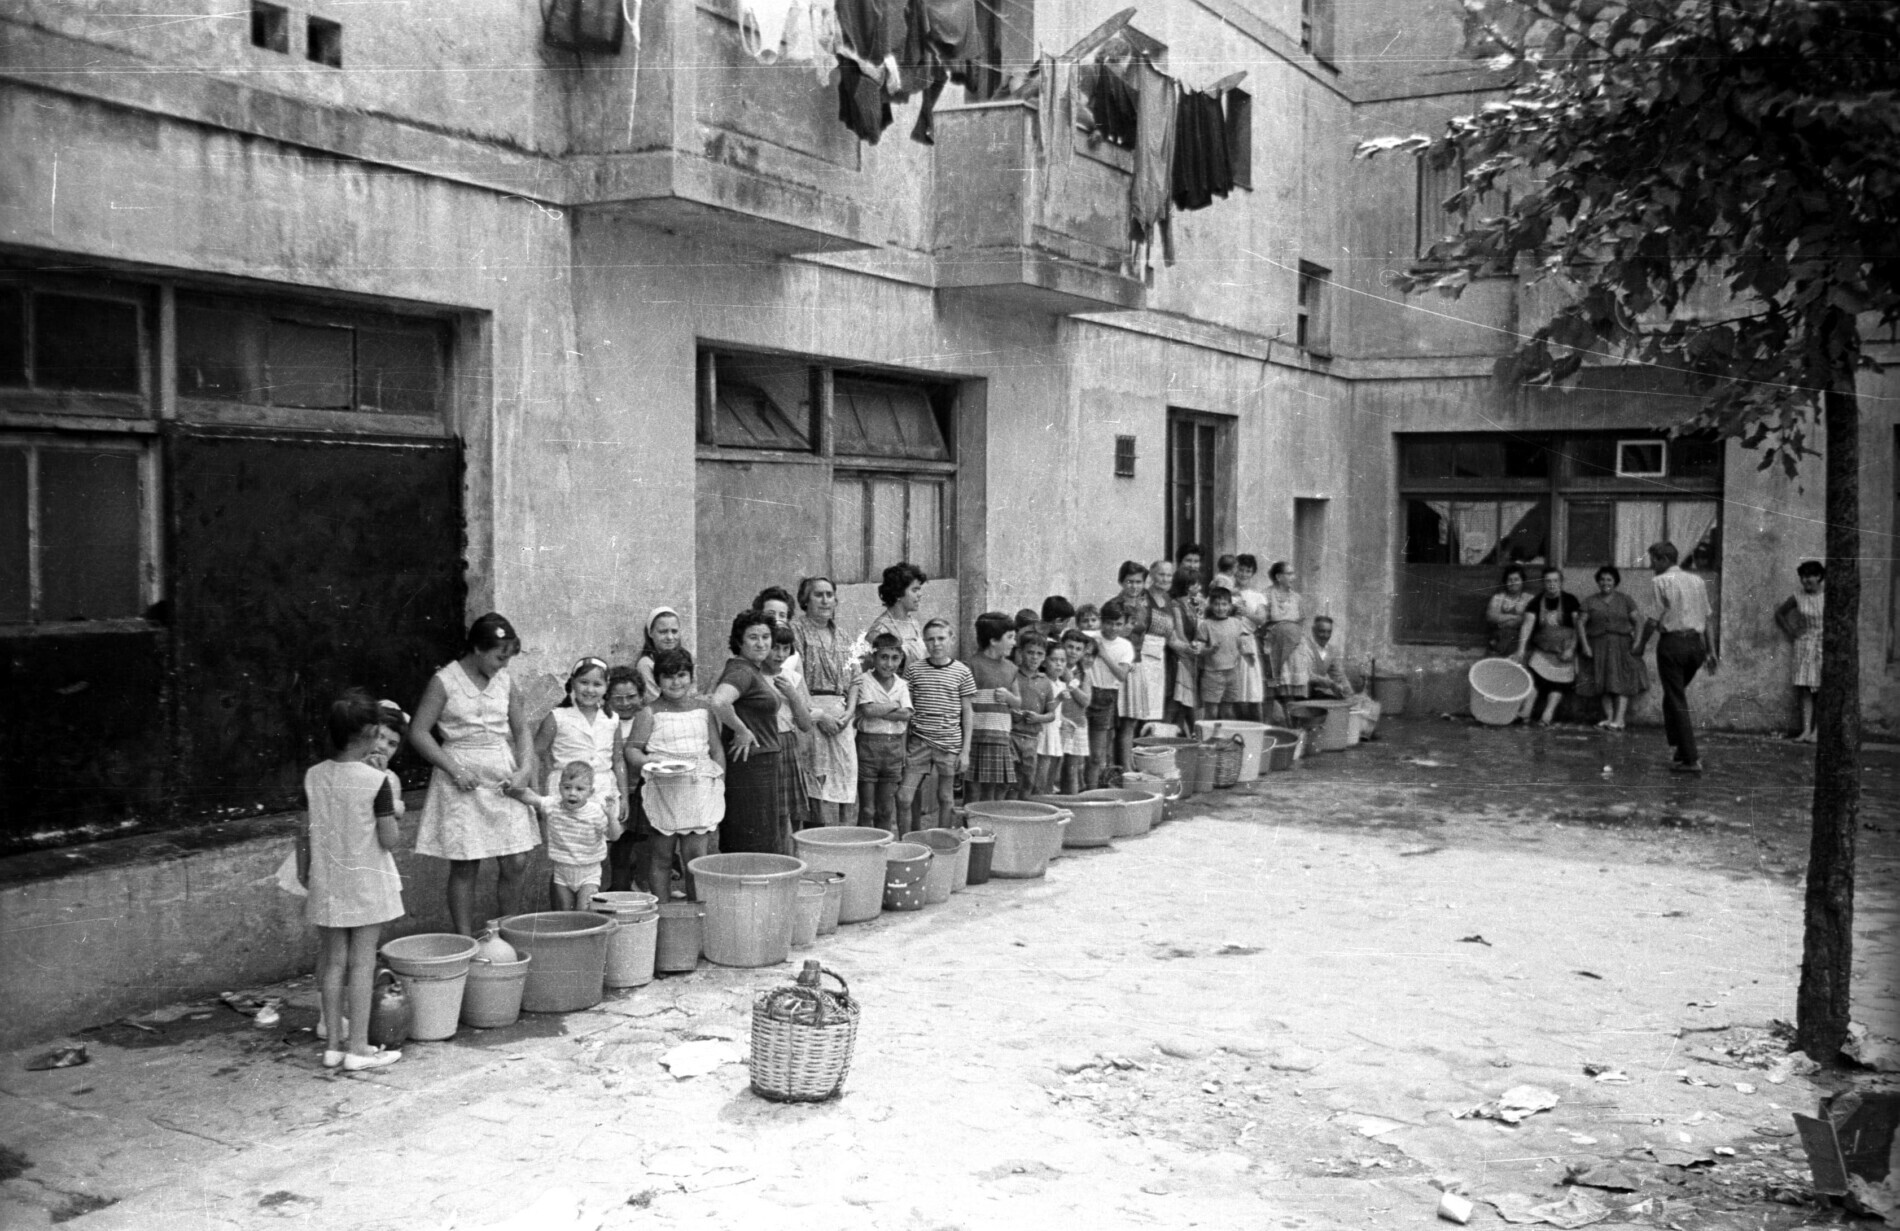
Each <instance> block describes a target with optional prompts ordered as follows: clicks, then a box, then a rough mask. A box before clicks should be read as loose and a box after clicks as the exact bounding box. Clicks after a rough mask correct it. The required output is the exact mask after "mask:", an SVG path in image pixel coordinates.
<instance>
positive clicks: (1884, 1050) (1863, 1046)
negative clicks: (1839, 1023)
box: [1841, 1022, 1900, 1073]
mask: <svg viewBox="0 0 1900 1231" xmlns="http://www.w3.org/2000/svg"><path fill="white" fill-rule="evenodd" d="M1841 1055H1843V1056H1846V1057H1847V1058H1848V1059H1849V1060H1852V1061H1853V1062H1854V1063H1855V1064H1858V1065H1859V1066H1860V1067H1862V1068H1864V1069H1872V1070H1874V1071H1875V1072H1876V1073H1900V1040H1895V1039H1889V1038H1883V1037H1877V1036H1874V1035H1870V1034H1869V1033H1868V1032H1867V1027H1865V1026H1863V1025H1861V1024H1860V1023H1859V1022H1849V1023H1848V1025H1847V1042H1845V1043H1843V1044H1842V1045H1841Z"/></svg>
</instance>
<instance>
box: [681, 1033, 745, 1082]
mask: <svg viewBox="0 0 1900 1231" xmlns="http://www.w3.org/2000/svg"><path fill="white" fill-rule="evenodd" d="M744 1060H745V1053H744V1052H741V1051H740V1050H739V1049H738V1048H737V1047H736V1046H734V1045H733V1044H732V1043H729V1042H727V1041H726V1040H725V1039H697V1040H695V1041H693V1042H691V1043H681V1044H680V1045H679V1046H678V1047H675V1048H674V1049H673V1050H672V1051H670V1052H667V1053H666V1054H665V1055H664V1056H661V1057H660V1063H661V1064H663V1065H665V1066H666V1071H667V1072H669V1073H671V1074H672V1075H673V1076H674V1077H676V1078H678V1079H679V1080H681V1081H684V1080H686V1079H687V1078H688V1077H702V1076H704V1075H705V1074H707V1073H710V1072H712V1071H713V1070H714V1069H716V1068H719V1067H720V1066H721V1065H726V1064H739V1063H741V1062H743V1061H744Z"/></svg>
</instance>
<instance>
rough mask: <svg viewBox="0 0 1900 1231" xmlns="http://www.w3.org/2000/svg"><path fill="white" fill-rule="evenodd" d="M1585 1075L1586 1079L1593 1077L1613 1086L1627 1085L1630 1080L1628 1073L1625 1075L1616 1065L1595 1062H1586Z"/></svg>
mask: <svg viewBox="0 0 1900 1231" xmlns="http://www.w3.org/2000/svg"><path fill="white" fill-rule="evenodd" d="M1583 1075H1584V1076H1585V1077H1593V1078H1595V1079H1596V1080H1598V1081H1601V1082H1608V1083H1610V1084H1612V1085H1625V1084H1627V1083H1628V1082H1629V1079H1630V1075H1629V1074H1628V1073H1625V1072H1624V1071H1623V1070H1622V1069H1619V1068H1617V1067H1616V1066H1615V1065H1613V1064H1604V1063H1602V1062H1600V1061H1595V1060H1591V1061H1585V1062H1584V1066H1583Z"/></svg>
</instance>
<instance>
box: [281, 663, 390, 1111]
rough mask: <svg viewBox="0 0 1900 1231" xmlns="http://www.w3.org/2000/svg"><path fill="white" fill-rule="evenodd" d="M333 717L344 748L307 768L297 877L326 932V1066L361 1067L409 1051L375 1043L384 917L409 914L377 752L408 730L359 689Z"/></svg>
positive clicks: (320, 960)
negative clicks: (374, 988)
mask: <svg viewBox="0 0 1900 1231" xmlns="http://www.w3.org/2000/svg"><path fill="white" fill-rule="evenodd" d="M327 725H328V728H329V735H330V742H331V744H332V745H334V746H335V748H336V752H335V753H334V754H333V755H332V756H331V757H330V759H329V760H327V761H322V762H319V763H318V764H316V765H313V766H311V767H310V769H309V770H308V771H306V772H305V774H304V777H303V795H304V798H303V805H304V821H303V828H302V829H301V830H300V831H299V833H298V835H297V879H298V880H299V881H301V882H302V883H303V885H304V887H305V888H306V889H308V890H309V891H310V895H309V897H308V898H307V899H306V901H305V904H304V914H305V918H307V919H308V920H309V921H310V922H311V923H312V924H314V925H315V926H316V929H317V936H318V944H319V951H318V957H317V983H318V989H319V996H320V998H321V1004H322V1013H323V1022H322V1027H321V1029H322V1034H323V1037H324V1039H325V1040H326V1046H325V1048H324V1052H323V1067H324V1068H327V1069H333V1068H337V1067H338V1066H341V1067H342V1068H343V1069H344V1070H346V1071H348V1072H351V1073H359V1072H362V1071H363V1070H364V1069H378V1068H382V1067H383V1066H385V1065H389V1064H394V1063H396V1061H398V1060H400V1059H402V1053H401V1052H399V1051H380V1050H378V1049H376V1048H374V1047H371V1046H370V1042H369V1008H370V990H371V982H372V980H373V979H374V977H375V974H376V945H377V942H378V940H380V939H381V937H382V930H383V925H384V924H386V923H391V922H394V921H395V920H397V919H400V918H402V914H403V909H402V878H401V877H400V876H399V875H398V874H397V872H396V859H395V856H394V855H392V854H391V852H392V851H394V850H395V849H396V843H397V842H398V841H399V840H400V835H399V834H398V832H397V826H396V806H395V800H396V793H395V792H394V791H393V790H392V789H391V787H390V783H389V774H388V771H387V770H383V769H378V768H377V767H376V766H374V765H372V764H370V762H369V759H370V757H371V755H372V754H374V753H375V751H376V749H377V748H378V746H379V745H380V744H382V743H384V742H385V741H386V740H387V739H388V738H389V737H390V736H391V735H396V737H397V738H400V733H398V732H391V731H389V730H388V729H387V728H386V727H385V725H384V718H383V713H382V710H381V708H380V707H379V706H378V705H377V703H376V702H375V701H374V700H372V699H371V697H370V695H369V694H368V693H366V692H364V691H362V690H361V689H356V688H353V689H351V690H349V691H348V692H346V693H344V694H343V695H342V696H341V697H339V698H337V699H336V700H335V701H334V702H332V703H331V705H330V714H329V720H328V724H327ZM346 1021H347V1022H348V1023H349V1028H348V1031H347V1032H346V1031H345V1029H344V1023H345V1022H346ZM346 1033H347V1038H346Z"/></svg>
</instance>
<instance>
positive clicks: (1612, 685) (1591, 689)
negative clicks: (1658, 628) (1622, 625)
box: [1577, 633, 1649, 697]
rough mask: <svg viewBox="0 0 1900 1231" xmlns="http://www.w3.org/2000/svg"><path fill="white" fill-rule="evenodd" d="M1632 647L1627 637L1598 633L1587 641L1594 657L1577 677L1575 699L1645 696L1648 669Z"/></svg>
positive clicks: (1621, 634)
mask: <svg viewBox="0 0 1900 1231" xmlns="http://www.w3.org/2000/svg"><path fill="white" fill-rule="evenodd" d="M1632 646H1633V642H1632V641H1631V639H1630V637H1629V635H1628V634H1627V633H1598V634H1596V635H1595V636H1594V637H1592V638H1590V649H1591V651H1592V652H1593V653H1594V655H1595V656H1594V657H1593V658H1591V659H1590V661H1589V662H1588V663H1586V664H1584V669H1583V670H1581V671H1579V672H1578V673H1577V695H1578V696H1580V697H1600V696H1602V695H1604V694H1605V693H1611V694H1614V695H1615V696H1619V697H1635V696H1640V695H1642V694H1643V693H1646V692H1648V691H1649V669H1648V668H1646V667H1645V666H1644V665H1643V660H1642V659H1640V658H1638V657H1636V651H1635V650H1634V649H1633V648H1632Z"/></svg>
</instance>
